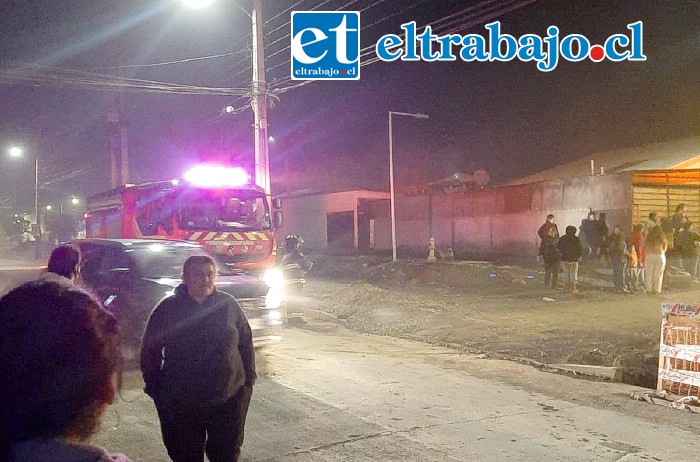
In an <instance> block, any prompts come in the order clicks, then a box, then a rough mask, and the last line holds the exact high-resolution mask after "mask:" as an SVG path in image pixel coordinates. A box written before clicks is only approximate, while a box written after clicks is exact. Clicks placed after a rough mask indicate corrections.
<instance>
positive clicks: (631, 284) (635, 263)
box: [627, 242, 639, 292]
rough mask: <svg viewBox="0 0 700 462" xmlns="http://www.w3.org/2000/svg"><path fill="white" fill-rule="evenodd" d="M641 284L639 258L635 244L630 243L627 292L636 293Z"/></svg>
mask: <svg viewBox="0 0 700 462" xmlns="http://www.w3.org/2000/svg"><path fill="white" fill-rule="evenodd" d="M638 282H639V258H638V257H637V249H636V248H635V246H634V244H633V243H631V242H629V246H628V247H627V290H629V291H630V292H636V291H637V290H638V286H637V284H638Z"/></svg>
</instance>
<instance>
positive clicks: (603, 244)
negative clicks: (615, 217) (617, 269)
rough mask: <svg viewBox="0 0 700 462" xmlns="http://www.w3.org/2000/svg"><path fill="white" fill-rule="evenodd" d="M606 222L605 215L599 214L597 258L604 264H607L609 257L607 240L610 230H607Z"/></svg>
mask: <svg viewBox="0 0 700 462" xmlns="http://www.w3.org/2000/svg"><path fill="white" fill-rule="evenodd" d="M605 220H606V215H605V213H604V212H603V213H601V214H600V217H599V218H598V227H599V232H600V252H599V258H600V259H601V260H602V261H603V262H604V263H609V259H610V256H609V254H608V244H609V242H608V239H609V238H610V230H609V229H608V224H607V223H606V222H605Z"/></svg>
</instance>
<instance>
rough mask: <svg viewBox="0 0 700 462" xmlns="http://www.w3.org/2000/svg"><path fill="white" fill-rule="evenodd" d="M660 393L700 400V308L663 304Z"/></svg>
mask: <svg viewBox="0 0 700 462" xmlns="http://www.w3.org/2000/svg"><path fill="white" fill-rule="evenodd" d="M661 313H662V320H661V341H660V348H659V376H658V382H657V389H658V390H666V391H668V392H669V393H673V394H676V395H681V396H695V397H700V305H691V304H683V303H662V305H661Z"/></svg>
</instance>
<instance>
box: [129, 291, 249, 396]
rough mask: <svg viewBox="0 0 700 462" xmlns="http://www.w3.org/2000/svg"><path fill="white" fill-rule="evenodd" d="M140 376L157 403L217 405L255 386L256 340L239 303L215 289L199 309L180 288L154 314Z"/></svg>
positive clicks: (197, 304) (146, 338) (144, 346)
mask: <svg viewBox="0 0 700 462" xmlns="http://www.w3.org/2000/svg"><path fill="white" fill-rule="evenodd" d="M141 372H142V373H143V379H144V382H145V383H146V388H145V391H146V393H147V394H148V395H150V396H151V397H152V398H153V399H154V401H155V402H156V405H161V404H164V405H168V404H175V403H177V404H178V405H185V403H187V404H192V405H206V404H216V403H220V402H223V401H226V400H228V399H229V398H231V397H233V396H234V395H235V394H236V392H237V391H238V390H239V389H240V387H241V386H243V385H244V384H246V385H252V384H253V383H254V382H255V379H256V378H257V376H256V373H255V350H254V349H253V336H252V332H251V329H250V325H249V324H248V320H247V319H246V316H245V313H244V312H243V310H242V309H241V307H240V305H239V304H238V302H237V301H236V299H235V298H233V297H232V296H231V295H228V294H226V293H224V292H219V291H218V290H215V291H214V293H213V294H211V295H210V296H209V297H207V299H206V300H204V303H202V304H201V305H200V304H199V303H197V302H196V301H195V300H194V299H192V297H190V296H189V294H188V293H187V288H186V286H185V285H184V284H180V285H179V286H178V287H177V288H176V289H175V294H174V295H172V296H170V297H167V298H165V299H163V300H162V301H160V302H159V303H158V305H157V306H156V307H155V308H154V309H153V312H151V315H150V317H149V319H148V323H147V324H146V331H145V333H144V336H143V342H142V347H141Z"/></svg>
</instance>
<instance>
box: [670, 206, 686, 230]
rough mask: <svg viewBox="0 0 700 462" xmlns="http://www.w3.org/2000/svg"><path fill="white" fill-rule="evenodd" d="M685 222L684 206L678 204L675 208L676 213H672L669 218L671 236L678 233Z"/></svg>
mask: <svg viewBox="0 0 700 462" xmlns="http://www.w3.org/2000/svg"><path fill="white" fill-rule="evenodd" d="M685 222H686V217H685V204H684V203H680V204H678V205H677V206H676V211H675V212H674V213H673V216H672V217H671V225H672V226H673V236H674V238H675V236H676V235H677V234H678V233H679V232H680V230H681V229H682V228H683V223H685Z"/></svg>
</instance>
